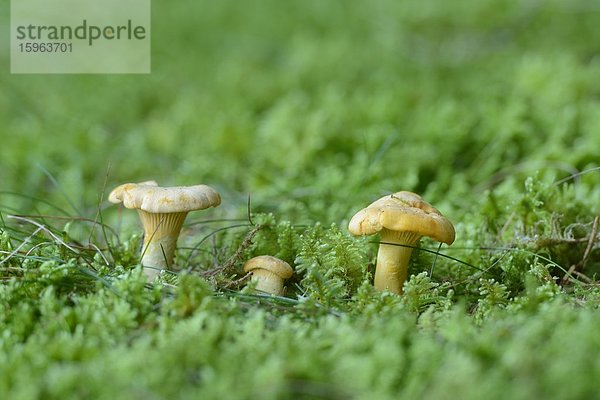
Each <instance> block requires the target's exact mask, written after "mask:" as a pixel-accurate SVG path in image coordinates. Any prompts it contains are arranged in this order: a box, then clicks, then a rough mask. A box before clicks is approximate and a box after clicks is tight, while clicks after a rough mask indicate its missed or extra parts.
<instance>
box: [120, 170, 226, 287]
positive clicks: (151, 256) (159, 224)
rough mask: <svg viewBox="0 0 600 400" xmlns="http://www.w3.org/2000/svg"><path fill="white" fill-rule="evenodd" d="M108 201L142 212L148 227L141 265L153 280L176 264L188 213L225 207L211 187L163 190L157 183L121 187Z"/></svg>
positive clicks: (142, 217) (127, 184) (145, 224)
mask: <svg viewBox="0 0 600 400" xmlns="http://www.w3.org/2000/svg"><path fill="white" fill-rule="evenodd" d="M108 200H109V201H110V202H112V203H123V205H124V206H125V207H127V208H133V209H136V210H138V213H139V215H140V219H141V221H142V225H143V226H144V245H143V247H142V254H143V257H142V260H141V262H142V265H143V266H144V267H145V268H144V275H146V277H147V278H148V279H149V280H154V278H156V276H158V274H159V273H160V271H161V270H162V269H166V268H168V267H169V266H171V264H172V263H173V256H174V254H175V247H176V245H177V237H178V236H179V232H180V231H181V226H182V225H183V221H184V220H185V217H186V216H187V213H188V212H190V211H194V210H203V209H205V208H208V207H216V206H218V205H219V204H221V196H219V193H217V192H216V191H215V190H214V189H213V188H211V187H210V186H206V185H197V186H179V187H159V186H158V184H157V183H156V182H154V181H148V182H143V183H126V184H124V185H121V186H119V187H117V188H116V189H115V190H113V191H112V192H111V193H110V195H109V196H108Z"/></svg>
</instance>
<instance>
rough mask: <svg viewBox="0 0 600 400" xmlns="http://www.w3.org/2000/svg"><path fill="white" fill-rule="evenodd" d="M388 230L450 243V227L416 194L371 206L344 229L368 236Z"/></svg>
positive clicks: (397, 195) (389, 198)
mask: <svg viewBox="0 0 600 400" xmlns="http://www.w3.org/2000/svg"><path fill="white" fill-rule="evenodd" d="M382 229H389V230H391V231H396V232H414V233H417V234H419V235H421V236H428V237H430V238H432V239H434V240H437V241H438V242H443V243H446V244H452V243H453V242H454V235H455V233H454V226H453V225H452V222H450V220H448V219H447V218H446V217H444V216H443V215H442V213H440V212H439V211H438V210H437V209H436V208H434V207H433V206H432V205H431V204H429V203H427V202H426V201H425V200H423V199H422V198H421V196H419V195H418V194H415V193H412V192H397V193H394V194H391V195H388V196H385V197H382V198H380V199H379V200H377V201H374V202H373V203H371V204H370V205H369V206H368V207H366V208H363V209H362V210H360V211H359V212H357V213H356V215H354V217H352V219H351V220H350V223H349V224H348V230H349V231H350V233H352V234H353V235H372V234H374V233H377V232H379V231H381V230H382Z"/></svg>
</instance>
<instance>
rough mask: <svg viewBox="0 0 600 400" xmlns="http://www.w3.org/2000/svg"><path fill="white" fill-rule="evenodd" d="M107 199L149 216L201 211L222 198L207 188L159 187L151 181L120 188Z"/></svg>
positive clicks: (201, 186) (200, 186) (215, 204)
mask: <svg viewBox="0 0 600 400" xmlns="http://www.w3.org/2000/svg"><path fill="white" fill-rule="evenodd" d="M108 200H109V201H110V202H111V203H123V205H124V206H125V207H127V208H133V209H137V210H142V211H146V212H149V213H176V212H187V211H195V210H204V209H205V208H209V207H216V206H218V205H219V204H221V196H220V195H219V193H218V192H217V191H216V190H214V189H213V188H211V187H210V186H207V185H196V186H175V187H160V186H158V184H157V183H156V182H154V181H147V182H142V183H126V184H124V185H121V186H119V187H117V188H115V190H113V191H112V192H111V193H110V195H109V196H108Z"/></svg>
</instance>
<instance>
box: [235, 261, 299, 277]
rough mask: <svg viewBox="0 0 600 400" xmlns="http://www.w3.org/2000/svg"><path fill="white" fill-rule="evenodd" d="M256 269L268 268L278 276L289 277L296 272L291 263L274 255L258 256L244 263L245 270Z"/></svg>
mask: <svg viewBox="0 0 600 400" xmlns="http://www.w3.org/2000/svg"><path fill="white" fill-rule="evenodd" d="M255 269H266V270H267V271H270V272H272V273H274V274H276V275H277V276H279V277H281V278H283V279H288V278H291V277H292V275H293V274H294V270H293V268H292V267H290V264H288V263H286V262H285V261H283V260H280V259H279V258H276V257H273V256H258V257H254V258H251V259H249V260H248V261H246V263H245V264H244V272H250V271H252V270H255Z"/></svg>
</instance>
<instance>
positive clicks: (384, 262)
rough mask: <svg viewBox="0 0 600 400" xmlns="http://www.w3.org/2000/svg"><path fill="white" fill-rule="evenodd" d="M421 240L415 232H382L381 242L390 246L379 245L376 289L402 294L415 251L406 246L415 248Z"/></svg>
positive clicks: (386, 230) (384, 230) (387, 230)
mask: <svg viewBox="0 0 600 400" xmlns="http://www.w3.org/2000/svg"><path fill="white" fill-rule="evenodd" d="M420 238H421V236H420V235H418V234H416V233H414V232H394V231H391V230H389V229H383V230H381V242H384V243H389V244H384V243H382V244H380V245H379V251H378V252H377V267H376V268H375V282H374V286H375V288H376V289H378V290H389V291H390V292H392V293H396V294H402V291H403V289H402V286H403V285H404V282H405V281H406V277H407V273H408V262H409V260H410V256H411V254H412V251H413V249H412V247H405V246H414V245H415V244H417V242H418V241H419V239H420ZM396 245H402V246H396Z"/></svg>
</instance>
